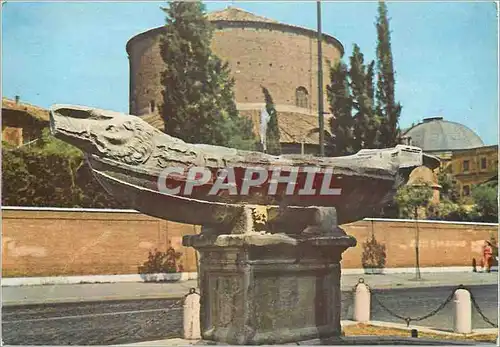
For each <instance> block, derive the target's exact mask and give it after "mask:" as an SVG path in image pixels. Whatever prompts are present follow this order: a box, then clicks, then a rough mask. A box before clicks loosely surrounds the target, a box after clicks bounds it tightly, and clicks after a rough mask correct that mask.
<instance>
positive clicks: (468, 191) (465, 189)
mask: <svg viewBox="0 0 500 347" xmlns="http://www.w3.org/2000/svg"><path fill="white" fill-rule="evenodd" d="M462 192H463V195H464V196H469V195H470V187H469V186H463V188H462Z"/></svg>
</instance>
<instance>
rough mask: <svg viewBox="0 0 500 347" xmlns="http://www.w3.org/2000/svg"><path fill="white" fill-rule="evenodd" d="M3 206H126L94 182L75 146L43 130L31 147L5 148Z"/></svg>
mask: <svg viewBox="0 0 500 347" xmlns="http://www.w3.org/2000/svg"><path fill="white" fill-rule="evenodd" d="M2 183H3V184H2V204H3V205H4V206H32V207H96V208H120V207H123V206H122V205H121V204H120V203H118V202H117V201H115V200H114V199H113V197H111V196H110V195H108V194H107V193H106V192H105V191H104V189H103V188H102V187H101V186H100V184H99V183H98V182H97V181H96V180H95V179H93V176H92V173H91V171H90V169H89V168H88V166H87V165H86V163H85V162H84V160H83V154H82V153H81V152H80V151H79V150H78V149H77V148H75V147H73V146H71V145H69V144H67V143H65V142H63V141H60V140H58V139H56V138H54V137H52V136H51V135H50V133H49V130H48V129H44V131H43V133H42V136H41V138H40V139H39V140H38V141H36V142H35V143H33V144H31V145H30V146H24V147H20V148H13V147H11V146H4V147H2Z"/></svg>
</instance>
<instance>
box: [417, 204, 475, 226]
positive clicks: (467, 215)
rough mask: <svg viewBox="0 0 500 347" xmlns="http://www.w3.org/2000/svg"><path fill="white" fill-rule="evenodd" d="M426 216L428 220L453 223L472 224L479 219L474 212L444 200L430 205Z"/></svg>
mask: <svg viewBox="0 0 500 347" xmlns="http://www.w3.org/2000/svg"><path fill="white" fill-rule="evenodd" d="M426 214H427V218H428V219H432V220H447V221H454V222H474V221H476V220H477V219H478V217H479V216H478V215H477V214H476V213H475V211H474V210H472V211H471V210H468V209H466V208H465V206H464V205H462V204H460V203H456V202H453V201H451V200H449V199H446V198H444V199H441V201H440V202H439V204H430V205H429V206H428V208H427V213H426Z"/></svg>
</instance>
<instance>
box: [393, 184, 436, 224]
mask: <svg viewBox="0 0 500 347" xmlns="http://www.w3.org/2000/svg"><path fill="white" fill-rule="evenodd" d="M432 195H433V192H432V188H431V187H430V186H429V185H428V184H427V183H425V182H416V184H414V185H403V186H401V187H400V188H399V189H398V191H397V193H396V196H395V198H394V200H395V201H396V203H397V206H398V210H399V215H400V217H401V218H415V219H417V218H418V212H419V210H420V209H421V208H427V207H428V206H429V204H430V200H431V198H432Z"/></svg>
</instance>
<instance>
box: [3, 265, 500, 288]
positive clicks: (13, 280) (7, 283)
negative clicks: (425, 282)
mask: <svg viewBox="0 0 500 347" xmlns="http://www.w3.org/2000/svg"><path fill="white" fill-rule="evenodd" d="M341 271H342V275H343V276H346V275H347V276H355V275H358V276H373V275H375V276H377V275H380V274H378V273H377V271H375V270H374V271H371V270H365V269H342V270H341ZM492 271H493V272H496V271H498V267H496V266H495V267H493V268H492ZM414 272H415V269H414V268H385V269H383V270H382V272H381V274H382V275H393V274H409V273H414ZM420 272H421V273H433V274H434V273H436V274H441V273H464V274H465V273H468V274H472V273H473V272H472V269H471V267H468V266H454V267H423V268H421V269H420ZM197 278H198V273H197V272H180V273H174V274H147V275H140V274H129V275H92V276H53V277H8V278H2V279H1V286H2V287H16V286H35V285H53V284H60V285H63V284H94V283H148V281H149V282H156V281H168V282H172V283H178V282H184V281H189V280H196V279H197Z"/></svg>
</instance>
